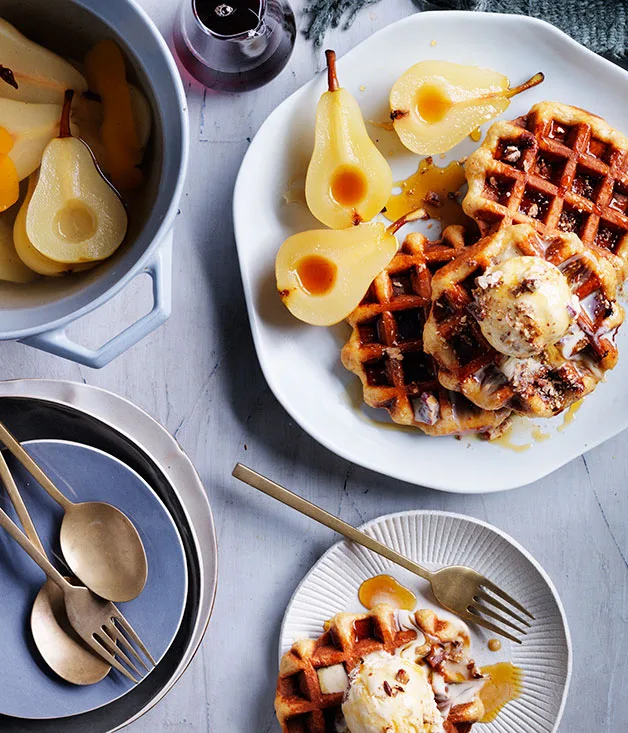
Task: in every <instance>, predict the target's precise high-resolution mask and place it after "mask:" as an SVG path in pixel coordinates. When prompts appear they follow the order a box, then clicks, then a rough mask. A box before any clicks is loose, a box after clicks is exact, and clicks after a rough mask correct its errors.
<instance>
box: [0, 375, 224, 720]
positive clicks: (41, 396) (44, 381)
mask: <svg viewBox="0 0 628 733" xmlns="http://www.w3.org/2000/svg"><path fill="white" fill-rule="evenodd" d="M1 397H8V398H17V399H19V398H24V399H31V400H41V401H43V402H49V403H51V404H53V405H61V406H65V407H68V408H70V409H71V410H74V411H77V412H80V413H84V414H85V415H87V416H89V417H92V418H94V419H95V420H97V421H99V422H100V423H102V424H103V425H105V426H106V427H107V428H109V429H110V430H113V431H115V432H117V433H118V434H120V435H121V436H122V437H123V438H124V439H125V440H127V441H128V442H129V443H131V444H134V445H135V446H137V448H138V449H139V450H140V451H141V452H142V453H144V454H145V455H146V456H148V458H149V459H150V460H151V461H152V462H153V463H154V464H155V465H156V466H158V467H159V470H160V471H161V472H162V473H163V475H164V476H165V477H166V479H167V480H168V483H169V484H170V486H171V488H172V490H173V491H174V493H175V495H176V497H177V501H178V502H179V504H180V506H181V510H182V511H183V512H184V514H185V516H186V518H187V522H188V526H189V531H190V535H191V538H192V540H193V546H194V548H195V551H196V553H197V555H198V558H199V588H200V589H201V591H202V592H201V598H200V600H199V605H198V609H197V611H196V614H195V616H194V619H193V630H192V631H191V633H190V639H189V642H188V644H187V646H186V648H185V650H184V652H183V655H182V657H181V660H180V661H179V663H178V665H177V667H176V669H175V670H174V672H173V673H172V676H171V677H170V678H169V679H168V681H167V682H165V683H164V685H163V686H162V687H161V688H160V689H158V691H157V692H156V694H154V695H153V696H152V697H151V698H150V699H149V700H148V701H147V702H146V703H144V704H143V706H142V707H141V708H140V709H139V710H137V711H136V712H134V713H133V714H132V715H131V716H130V717H129V718H127V719H126V720H125V721H123V722H121V723H115V722H114V723H113V725H112V727H111V726H108V727H107V728H106V729H104V728H103V731H104V730H106V732H107V733H116V731H119V730H122V729H123V728H125V727H127V726H128V725H130V724H131V723H133V722H135V721H137V720H139V719H140V718H142V717H143V716H144V715H145V714H146V713H148V712H149V711H150V710H152V709H153V708H154V707H155V706H156V705H157V704H158V703H159V702H160V701H161V700H163V698H164V697H165V696H166V695H167V694H168V693H169V692H170V690H172V688H173V687H174V686H175V685H176V684H177V682H178V681H179V680H180V679H181V677H182V676H183V674H184V673H185V671H186V670H187V669H188V667H189V666H190V664H191V663H192V661H193V660H194V658H195V657H196V654H197V653H198V651H199V649H200V648H201V644H202V642H203V639H204V638H205V634H206V632H207V628H208V626H209V622H210V620H211V617H212V614H213V610H214V606H215V602H216V593H217V585H218V542H217V534H216V523H215V520H214V517H213V512H212V509H211V504H210V502H209V496H208V494H207V491H206V489H205V486H204V484H203V482H202V480H201V477H200V475H199V473H198V471H197V469H196V467H195V465H194V464H193V462H192V460H191V459H190V457H189V456H188V455H187V453H186V452H185V451H184V450H183V448H182V447H181V445H180V444H179V442H178V441H177V439H176V438H175V437H174V436H173V435H172V434H171V433H170V432H169V431H168V430H167V429H166V428H165V427H164V426H163V425H162V424H161V423H160V422H159V421H158V420H156V419H155V418H154V417H152V416H151V415H150V414H149V413H148V412H147V411H146V410H145V409H143V408H142V407H139V406H138V405H136V404H135V403H134V402H132V401H131V400H130V399H128V398H127V397H124V396H121V395H119V394H116V393H115V392H112V391H111V390H108V389H105V388H103V387H98V386H94V385H89V384H87V383H84V382H75V381H72V380H63V379H51V378H42V377H34V378H18V379H8V380H2V381H0V398H1ZM138 417H139V418H141V420H142V421H144V424H143V425H141V426H138V424H137V418H138ZM131 427H133V429H134V430H135V431H136V432H137V433H138V437H133V436H132V435H131V433H130V432H129V431H130V429H131ZM140 431H141V433H142V434H141V436H140V435H139V432H140ZM166 444H167V450H166V448H165V447H164V446H165V445H166ZM172 452H174V458H173V457H172V455H171V454H172ZM164 453H167V454H168V456H169V457H168V461H167V462H164V455H163V454H164ZM158 456H161V457H158ZM177 466H178V468H177ZM182 472H183V473H185V474H187V481H188V483H192V484H194V486H195V489H194V492H193V497H194V502H195V504H197V503H200V504H201V505H202V506H203V510H204V512H205V517H204V520H203V521H204V524H205V525H206V526H203V530H204V535H203V537H204V542H203V543H202V542H201V541H200V539H199V530H198V527H197V522H196V521H194V520H193V519H192V517H191V514H190V510H189V508H188V506H187V505H188V504H189V497H188V500H187V501H185V500H184V499H183V498H182V496H181V494H180V490H179V488H178V486H179V482H177V481H176V480H175V479H177V478H180V475H181V473H182ZM101 710H106V706H105V707H103V708H101Z"/></svg>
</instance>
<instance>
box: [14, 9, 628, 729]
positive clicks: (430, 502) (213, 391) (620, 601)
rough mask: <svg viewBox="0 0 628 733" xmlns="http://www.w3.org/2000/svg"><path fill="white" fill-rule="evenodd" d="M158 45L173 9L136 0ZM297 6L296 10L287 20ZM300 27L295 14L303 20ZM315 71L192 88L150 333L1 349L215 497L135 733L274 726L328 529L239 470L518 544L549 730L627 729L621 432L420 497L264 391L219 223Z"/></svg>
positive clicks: (20, 371) (132, 295) (144, 296)
mask: <svg viewBox="0 0 628 733" xmlns="http://www.w3.org/2000/svg"><path fill="white" fill-rule="evenodd" d="M141 4H142V5H143V6H144V7H145V8H146V9H147V10H148V12H149V14H150V15H151V17H152V18H153V19H154V20H155V21H156V23H157V24H158V25H159V27H160V28H161V30H162V32H163V33H164V35H165V36H166V37H167V38H168V40H170V32H171V28H172V23H173V18H174V14H175V11H176V9H177V5H178V2H177V1H176V0H141ZM302 4H303V3H302V2H301V0H298V1H295V2H293V6H294V7H295V10H297V12H298V11H299V9H300V8H301V6H302ZM414 10H415V8H414V6H413V5H412V3H411V2H410V0H383V1H382V2H381V3H380V4H379V5H375V6H373V7H372V8H369V9H367V10H366V11H364V12H363V13H362V14H361V15H360V16H359V18H358V20H357V22H356V23H355V25H354V26H353V28H352V29H351V30H350V31H349V32H346V33H341V32H340V31H337V32H334V33H331V34H330V35H329V37H328V40H327V44H328V45H329V46H331V47H333V48H335V49H336V50H337V52H338V53H339V55H340V54H342V53H344V52H345V51H347V50H348V49H349V48H350V47H352V46H353V45H354V44H356V43H357V42H359V41H361V40H362V39H364V38H366V37H367V36H368V35H369V34H371V33H372V32H373V31H374V30H377V29H378V28H381V27H383V26H385V25H387V24H389V23H391V22H392V21H394V20H397V19H398V18H401V17H403V16H405V15H408V14H409V13H411V12H413V11H414ZM299 20H301V19H300V18H299ZM322 64H323V58H322V53H314V52H313V51H312V48H311V46H310V44H308V43H306V42H305V41H304V40H303V38H302V37H299V39H298V41H297V46H296V49H295V53H294V55H293V57H292V59H291V62H290V63H289V65H288V67H287V69H285V70H284V71H283V73H282V74H281V75H280V76H279V77H278V78H277V79H275V80H274V81H273V82H272V83H271V84H269V85H268V86H267V87H265V88H264V89H262V90H261V91H257V92H251V93H248V94H244V95H241V96H232V95H216V94H211V93H205V92H204V91H203V90H202V89H201V88H199V87H196V86H190V87H188V89H187V92H188V99H189V106H190V125H191V145H192V149H191V155H190V170H189V173H188V185H187V187H186V192H185V195H184V198H183V200H182V203H181V213H180V216H179V217H178V220H177V225H176V229H175V256H174V299H173V314H172V317H171V318H170V320H169V322H168V323H167V324H166V325H165V326H164V327H162V328H161V329H160V330H159V331H157V332H156V333H154V334H153V335H152V336H150V337H149V338H147V339H146V340H145V341H144V342H142V343H140V344H139V345H138V346H136V347H135V348H134V349H132V350H131V351H130V352H128V353H127V354H125V355H123V356H122V357H120V358H119V359H118V360H117V361H116V362H114V363H113V364H111V365H109V366H108V367H106V368H105V369H103V370H101V371H91V370H89V369H86V368H83V367H80V366H77V365H75V364H71V363H69V362H67V361H63V360H61V359H58V358H55V357H52V356H49V355H46V354H42V353H38V352H37V351H34V350H33V349H29V348H27V347H26V346H23V345H21V344H17V343H3V344H0V358H1V361H2V377H3V378H5V379H10V378H23V377H50V378H58V379H70V380H75V381H84V382H86V383H88V384H93V385H98V386H101V387H105V388H107V389H110V390H113V391H114V392H117V393H119V394H121V395H124V396H125V397H128V398H129V399H131V400H133V401H134V402H136V403H137V404H138V405H140V406H141V407H143V408H144V409H146V410H147V411H148V412H149V413H151V414H152V415H153V416H154V417H155V418H157V419H158V420H160V421H161V422H162V423H163V424H164V425H165V426H167V428H168V429H169V430H170V431H171V432H172V433H174V435H175V436H176V437H177V438H178V440H179V441H180V442H181V444H182V446H183V447H184V449H185V450H186V451H187V452H188V454H189V455H190V456H191V458H192V460H193V461H194V462H195V464H196V466H197V468H198V470H199V471H200V474H201V476H202V478H203V480H204V482H205V485H206V487H207V491H208V493H209V496H210V500H211V502H212V506H213V510H214V513H215V519H216V523H217V528H218V537H219V551H220V557H219V563H220V580H219V587H218V597H217V601H216V606H215V610H214V614H213V617H212V621H211V623H210V626H209V630H208V633H207V636H206V639H205V641H204V643H203V646H202V649H201V651H200V653H199V654H198V655H197V657H196V659H195V660H194V662H193V663H192V665H191V667H190V668H189V670H188V671H187V672H186V674H185V675H184V676H183V678H182V679H181V680H180V681H179V683H178V684H177V686H176V687H175V688H174V690H172V692H171V693H170V694H169V695H168V697H167V698H166V699H165V700H164V701H162V702H161V703H160V704H159V705H158V706H157V707H156V708H155V709H153V710H152V711H151V712H150V713H148V714H147V715H146V716H144V718H142V719H140V720H139V721H138V722H136V723H135V724H134V725H132V726H130V727H129V728H128V730H129V731H132V733H175V732H178V731H181V732H187V731H194V732H196V731H212V733H262V732H266V731H274V732H276V731H278V730H279V727H278V725H277V723H276V721H275V717H274V711H273V698H274V687H275V676H276V671H277V642H278V633H279V626H280V622H281V618H282V615H283V611H284V608H285V605H286V603H287V601H288V599H289V597H290V595H291V593H292V592H293V590H294V588H295V586H296V585H297V583H298V581H299V580H300V579H301V577H302V576H303V575H304V574H305V572H306V571H307V569H308V568H309V567H310V566H311V565H312V563H313V562H315V560H316V559H317V558H318V557H319V556H320V555H321V554H322V552H323V551H324V550H325V549H327V547H329V545H330V544H332V543H333V542H335V541H336V537H335V536H334V535H333V534H332V533H331V532H330V531H328V530H326V529H324V528H322V527H319V526H318V525H315V524H314V523H313V522H311V521H309V520H307V519H305V518H302V517H301V516H299V515H297V514H295V513H294V512H293V511H291V510H289V509H287V508H284V507H281V506H279V505H278V504H276V503H275V502H273V501H272V500H271V499H268V498H266V497H263V496H261V495H257V494H256V493H254V491H253V490H252V489H249V488H248V487H246V486H244V485H242V484H238V483H236V482H235V480H233V479H232V478H231V475H230V474H231V469H232V467H233V465H234V463H235V462H236V461H238V460H240V461H243V462H246V463H248V464H250V465H252V466H253V467H255V468H256V469H258V470H259V471H261V472H263V473H267V474H268V475H270V476H271V477H273V478H275V479H276V480H277V481H279V482H281V483H284V484H285V485H287V486H289V487H292V488H294V489H296V490H297V491H299V492H300V493H302V494H303V495H304V496H306V497H307V498H309V499H311V500H313V501H315V502H317V503H319V504H321V505H322V506H324V507H326V508H328V509H329V510H331V511H333V512H336V513H337V514H339V515H340V516H342V517H343V518H344V519H346V520H348V521H349V522H353V523H356V524H359V523H361V522H363V521H366V520H368V519H371V518H373V517H376V516H378V515H381V514H386V513H389V512H394V511H399V510H403V509H410V508H427V509H442V510H450V511H456V512H462V513H465V514H469V515H472V516H474V517H478V518H480V519H483V520H485V521H488V522H491V523H493V524H495V525H497V526H498V527H500V528H502V529H503V530H505V531H506V532H508V533H510V534H511V535H513V536H514V537H515V538H516V539H517V540H518V541H519V542H521V543H522V544H523V545H524V546H525V547H526V548H527V549H528V550H529V551H530V552H531V553H532V554H533V555H534V556H535V557H536V558H537V559H538V560H539V561H540V562H541V563H542V565H543V566H544V567H545V569H546V570H547V571H548V573H549V574H550V576H551V577H552V578H553V580H554V582H555V583H556V586H557V588H558V591H559V593H560V595H561V597H562V599H563V602H564V604H565V608H566V611H567V616H568V618H569V622H570V626H571V632H572V635H573V642H574V654H575V657H574V676H573V680H572V684H571V693H570V696H569V701H568V703H567V709H566V712H565V716H564V718H563V723H562V725H561V728H560V730H561V731H564V733H585V732H586V733H589V731H595V733H604V732H608V733H611V731H612V733H618V732H619V731H625V730H626V729H627V728H628V693H627V686H628V682H627V679H628V633H627V632H628V560H627V559H628V491H627V490H626V478H627V473H628V456H627V455H626V454H625V453H624V449H625V448H624V447H625V445H626V436H625V435H620V436H618V437H616V438H615V439H613V440H611V441H610V442H608V443H606V444H605V445H603V446H601V447H600V448H597V449H595V450H594V451H591V452H590V453H588V454H587V455H586V456H584V457H583V458H580V459H579V460H576V461H573V462H572V463H571V464H569V465H568V466H566V467H564V468H563V469H561V470H560V471H558V472H556V473H555V474H553V475H552V476H549V477H548V478H546V479H544V480H542V481H539V482H537V483H536V484H533V485H531V486H527V487H525V488H522V489H518V490H515V491H510V492H507V493H502V494H492V495H487V496H458V495H448V494H444V493H439V492H436V491H431V490H428V489H421V488H416V487H414V486H410V485H408V484H404V483H401V482H398V481H394V480H392V479H387V478H384V477H382V476H379V475H376V474H374V473H371V472H369V471H367V470H364V469H361V468H358V467H356V466H354V465H351V464H349V463H347V462H346V461H344V460H342V459H340V458H337V457H336V456H334V455H333V454H331V453H329V452H328V451H327V450H326V449H324V448H322V447H321V446H320V445H318V444H317V443H316V442H315V441H314V440H312V439H311V438H310V437H309V436H308V435H306V434H305V433H304V432H303V431H302V430H301V429H300V428H299V427H298V426H297V425H295V424H294V423H293V422H292V421H291V420H290V419H289V417H288V416H287V414H286V413H285V412H284V410H283V409H282V408H281V407H280V405H279V404H278V403H277V401H276V400H275V398H274V397H273V395H272V394H271V393H270V391H269V389H268V387H267V386H266V383H265V381H264V378H263V376H262V373H261V371H260V368H259V365H258V362H257V358H256V356H255V351H254V349H253V344H252V340H251V336H250V332H249V324H248V320H247V316H246V311H245V306H244V300H243V295H242V289H241V284H240V275H239V271H238V264H237V260H236V252H235V244H234V240H233V228H232V220H231V196H232V189H233V184H234V181H235V177H236V174H237V171H238V167H239V165H240V161H241V159H242V156H243V155H244V153H245V151H246V149H247V146H248V144H249V141H250V139H251V138H252V137H253V135H254V134H255V132H256V131H257V129H258V127H259V126H260V125H261V123H262V122H263V121H264V119H265V118H266V116H267V115H268V113H269V112H270V111H271V110H272V109H273V108H274V107H275V106H276V105H277V104H278V103H279V102H281V101H282V100H283V99H284V98H285V97H287V96H288V95H289V94H290V93H291V92H293V91H294V90H295V89H297V88H298V87H299V86H301V85H302V84H303V83H304V82H306V81H308V80H309V79H310V78H311V77H312V75H313V74H314V72H315V71H317V70H319V69H320V68H321V66H322ZM149 303H150V295H149V287H148V283H136V284H135V285H131V286H129V287H127V288H126V289H125V290H124V291H123V293H122V294H121V295H119V296H118V297H117V298H116V299H115V300H114V301H113V302H112V303H110V304H109V305H107V306H105V307H104V308H103V309H102V310H100V311H99V312H97V313H95V314H92V315H91V316H89V317H87V318H86V319H84V320H83V321H82V322H81V323H79V324H76V325H75V326H74V327H73V330H72V331H71V333H72V335H73V336H74V337H76V338H77V339H78V340H80V341H82V342H83V343H87V344H89V345H96V344H98V343H100V342H103V341H104V340H105V339H106V338H107V337H108V336H109V335H111V334H112V333H113V332H114V331H115V330H117V329H118V328H119V327H120V325H122V324H125V323H126V322H129V321H130V320H131V319H133V318H134V317H135V316H136V315H137V314H140V313H142V312H143V311H145V310H146V309H147V308H148V306H149Z"/></svg>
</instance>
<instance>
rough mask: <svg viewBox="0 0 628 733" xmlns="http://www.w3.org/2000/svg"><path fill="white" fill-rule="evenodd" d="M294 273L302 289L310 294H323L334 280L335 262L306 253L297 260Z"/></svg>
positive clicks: (328, 289)
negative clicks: (306, 254) (305, 255)
mask: <svg viewBox="0 0 628 733" xmlns="http://www.w3.org/2000/svg"><path fill="white" fill-rule="evenodd" d="M296 274H297V277H298V278H299V282H300V283H301V287H302V288H303V290H306V291H307V292H308V293H309V294H310V295H325V293H328V292H329V291H330V290H331V289H332V287H333V285H334V282H335V281H336V275H337V274H338V268H337V267H336V265H335V263H333V262H332V261H331V260H328V259H327V258H326V257H321V256H320V255H308V256H307V257H303V259H301V260H299V261H298V262H297V267H296Z"/></svg>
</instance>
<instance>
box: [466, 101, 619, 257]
mask: <svg viewBox="0 0 628 733" xmlns="http://www.w3.org/2000/svg"><path fill="white" fill-rule="evenodd" d="M465 171H466V175H467V181H468V183H469V191H468V193H467V195H466V196H465V199H464V201H463V204H462V205H463V208H464V211H465V213H466V214H467V215H468V216H471V217H473V218H474V219H475V220H476V221H477V223H478V225H479V227H480V231H481V232H482V234H483V235H485V234H487V233H489V232H492V231H495V230H496V229H498V228H499V227H502V226H508V225H510V224H521V223H527V224H531V225H532V226H534V227H535V229H536V230H537V231H539V232H540V233H541V234H544V233H546V232H554V231H561V232H572V233H574V234H577V235H578V236H579V237H580V239H581V240H582V242H583V243H584V244H585V245H587V246H594V247H601V248H603V249H605V250H607V251H610V252H613V253H614V254H616V255H618V256H619V257H620V258H621V260H622V263H621V264H622V265H624V266H625V265H626V263H628V138H626V137H625V136H624V135H622V134H621V133H620V132H618V131H617V130H614V129H613V128H612V127H610V126H609V125H608V124H607V123H606V122H605V121H604V120H603V119H601V118H600V117H596V116H595V115H592V114H590V113H589V112H585V111H584V110H582V109H579V108H577V107H570V106H568V105H565V104H559V103H558V102H541V103H539V104H535V105H534V107H532V109H531V110H530V112H529V113H528V114H527V115H525V116H524V117H520V118H519V119H516V120H514V121H512V122H506V121H501V122H496V123H494V124H493V125H492V126H491V128H490V129H489V131H488V133H487V135H486V139H485V140H484V142H483V143H482V145H481V146H480V147H479V148H478V149H477V150H476V151H475V152H474V153H473V154H472V155H471V156H470V157H469V159H468V160H467V162H466V164H465Z"/></svg>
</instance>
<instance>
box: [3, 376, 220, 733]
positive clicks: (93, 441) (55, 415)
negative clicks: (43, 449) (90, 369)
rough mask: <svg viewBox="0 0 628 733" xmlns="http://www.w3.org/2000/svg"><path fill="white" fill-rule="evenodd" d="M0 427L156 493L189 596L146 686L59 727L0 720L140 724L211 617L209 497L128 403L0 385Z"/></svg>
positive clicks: (34, 730)
mask: <svg viewBox="0 0 628 733" xmlns="http://www.w3.org/2000/svg"><path fill="white" fill-rule="evenodd" d="M0 395H1V396H2V399H0V419H2V420H3V421H5V422H6V423H7V424H8V425H9V426H10V427H11V428H12V430H13V431H14V432H15V434H16V435H17V437H18V438H19V439H20V440H29V439H38V438H42V437H46V438H50V437H56V438H61V439H73V440H76V441H79V442H82V443H84V444H89V445H94V446H96V447H100V448H102V449H103V450H106V451H107V452H108V453H110V454H111V455H115V456H117V457H118V458H120V459H121V460H123V461H124V462H125V463H126V464H127V465H129V466H131V467H132V468H134V470H136V471H137V472H138V473H139V474H140V475H141V476H142V477H143V478H144V479H145V480H146V481H148V483H149V484H150V485H151V487H152V488H153V489H154V490H155V491H156V493H157V494H158V495H159V497H160V498H161V500H162V501H163V502H164V504H165V505H166V506H167V508H168V510H169V512H170V513H171V515H172V516H173V518H174V519H175V522H176V524H177V527H178V528H179V532H180V535H181V538H182V541H183V544H184V546H185V550H186V557H187V563H188V574H189V580H190V582H189V590H188V599H187V604H186V610H185V614H184V617H183V622H182V624H181V628H180V630H179V633H178V634H177V637H176V639H175V641H174V642H173V644H172V646H171V648H170V649H169V650H168V653H167V654H166V655H165V657H164V659H163V660H162V661H161V663H160V664H159V665H158V666H157V668H156V669H155V670H154V671H153V672H152V674H150V675H149V676H148V677H147V679H146V680H144V681H143V682H141V683H140V684H139V685H137V687H136V688H134V689H133V690H132V691H131V692H129V693H127V694H126V695H124V696H123V697H122V698H120V699H119V700H117V701H116V702H114V703H111V704H109V705H106V706H105V707H102V708H100V709H98V710H95V711H93V712H90V713H86V714H83V715H76V716H72V717H69V718H63V719H59V720H24V719H18V718H9V717H6V716H0V731H7V732H8V733H59V731H60V730H61V729H62V730H63V733H84V731H86V730H89V731H90V733H113V731H117V730H120V729H121V728H123V727H124V726H126V725H128V724H129V723H131V722H133V721H135V720H137V719H138V718H140V717H141V716H142V715H143V714H144V713H146V712H147V711H148V710H150V709H151V708H152V707H153V706H154V705H156V704H157V703H158V702H159V701H160V700H161V699H162V698H163V697H164V696H165V695H166V694H167V693H168V691H169V690H170V689H171V688H172V687H173V685H174V684H175V683H176V682H177V680H178V679H179V678H180V677H181V675H182V674H183V672H185V670H186V669H187V667H188V665H189V664H190V662H191V661H192V659H193V658H194V655H195V654H196V652H197V651H198V648H199V645H200V643H201V641H202V639H203V636H204V634H205V631H206V629H207V624H208V623H209V619H210V616H211V612H212V608H213V603H214V599H215V593H216V583H217V572H218V566H217V547H216V532H215V526H214V522H213V518H212V513H211V509H210V506H209V502H208V499H207V494H206V492H205V489H204V487H203V484H202V483H201V481H200V478H199V476H198V474H197V472H196V471H195V469H194V466H193V465H192V463H191V461H190V459H189V458H188V457H187V456H186V455H185V453H184V452H183V451H182V450H181V447H180V446H179V445H178V443H177V442H176V440H175V439H174V438H173V437H172V436H171V435H170V434H169V433H168V431H167V430H165V428H163V427H162V426H161V425H160V424H159V423H158V422H156V421H155V420H154V419H153V418H152V417H150V416H149V415H148V414H147V413H146V412H144V411H143V410H141V409H140V408H138V407H136V406H135V405H133V404H132V403H131V402H129V401H128V400H126V399H124V398H122V397H119V396H117V395H114V394H113V393H111V392H107V391H106V390H103V389H99V388H97V387H91V386H88V385H85V384H77V383H73V382H63V381H58V380H43V379H31V380H15V381H9V382H0Z"/></svg>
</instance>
